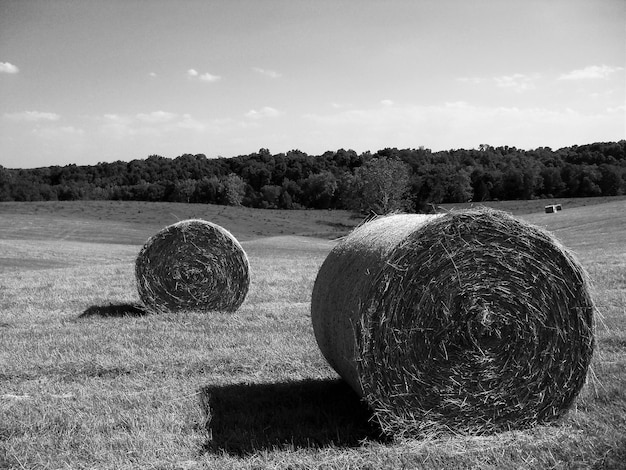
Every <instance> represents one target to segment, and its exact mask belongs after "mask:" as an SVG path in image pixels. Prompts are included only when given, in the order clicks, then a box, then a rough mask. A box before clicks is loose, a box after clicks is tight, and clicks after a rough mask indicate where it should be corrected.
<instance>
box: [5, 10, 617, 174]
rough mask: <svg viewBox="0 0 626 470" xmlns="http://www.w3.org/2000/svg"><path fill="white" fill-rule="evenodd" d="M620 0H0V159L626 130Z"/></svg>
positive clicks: (87, 159)
mask: <svg viewBox="0 0 626 470" xmlns="http://www.w3.org/2000/svg"><path fill="white" fill-rule="evenodd" d="M625 21H626V3H625V2H624V0H419V1H417V0H230V1H226V0H197V1H195V0H178V1H173V0H107V1H97V0H82V1H80V0H28V1H24V0H0V165H3V166H5V167H8V168H30V167H38V166H49V165H66V164H69V163H76V164H79V165H80V164H95V163H97V162H101V161H115V160H123V161H129V160H132V159H135V158H140V159H143V158H146V157H148V156H149V155H151V154H158V155H162V156H165V157H176V156H179V155H181V154H184V153H192V154H196V153H204V154H206V155H207V156H208V157H216V156H223V157H231V156H236V155H242V154H248V153H251V152H255V151H257V150H258V149H259V148H268V149H269V150H270V151H271V152H272V153H278V152H286V151H288V150H291V149H300V150H302V151H304V152H307V153H309V154H313V155H317V154H321V153H323V152H324V151H326V150H337V149H339V148H345V149H354V150H356V151H357V152H362V151H366V150H371V151H373V152H374V151H376V150H379V149H382V148H385V147H398V148H417V147H419V146H425V147H427V148H430V149H433V150H445V149H451V148H476V147H478V146H479V145H480V144H490V145H496V146H497V145H509V146H516V147H518V148H523V149H529V148H536V147H540V146H548V147H552V148H554V149H556V148H560V147H564V146H569V145H574V144H585V143H592V142H596V141H616V140H620V139H624V138H626V129H625V127H626V122H625V121H626V118H625V116H626V111H625V101H626V90H625V89H626V71H625V67H626V63H625V62H626V29H625V27H624V24H625Z"/></svg>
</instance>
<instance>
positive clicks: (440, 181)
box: [0, 140, 626, 213]
mask: <svg viewBox="0 0 626 470" xmlns="http://www.w3.org/2000/svg"><path fill="white" fill-rule="evenodd" d="M394 172H396V173H394ZM385 181H387V182H389V181H391V182H393V184H389V185H387V186H385V185H384V184H383V183H381V182H385ZM397 192H399V194H397ZM625 193H626V140H621V141H619V142H597V143H592V144H589V145H580V146H572V147H565V148H562V149H558V150H552V149H550V148H549V147H539V148H537V149H534V150H528V151H524V150H520V149H517V148H515V147H509V146H503V147H493V146H490V145H487V144H482V145H480V146H479V148H478V149H469V150H466V149H455V150H454V149H453V150H448V151H439V152H432V151H430V150H429V149H425V148H421V147H420V148H418V149H397V148H385V149H382V150H378V151H377V152H375V153H370V152H369V151H368V152H363V153H361V154H357V153H356V152H355V151H354V150H345V149H339V150H337V151H328V152H324V153H323V154H321V155H319V156H314V155H307V154H306V153H304V152H302V151H300V150H297V149H294V150H290V151H288V152H287V153H279V154H276V155H273V154H272V153H271V152H270V151H269V150H268V149H264V148H262V149H259V151H258V152H255V153H252V154H249V155H240V156H237V157H233V158H207V157H206V156H205V155H204V154H197V155H192V154H184V155H181V156H180V157H177V158H174V159H171V158H165V157H162V156H159V155H150V156H149V157H148V158H146V159H144V160H139V159H136V160H132V161H130V162H122V161H116V162H112V163H98V164H97V165H93V166H87V165H84V166H79V165H75V164H72V165H66V166H63V167H61V166H51V167H46V168H34V169H29V170H26V169H7V168H3V167H0V201H39V200H75V199H122V200H144V201H180V202H195V203H212V204H234V205H237V204H242V205H246V206H251V207H279V208H285V209H291V208H305V207H310V208H329V209H332V208H350V207H352V208H356V209H357V210H370V209H371V210H374V211H376V212H379V213H384V212H388V211H389V210H395V209H414V210H426V209H428V208H429V206H430V204H438V203H445V202H465V201H467V200H470V199H471V200H473V201H487V200H493V199H531V198H539V197H583V196H616V195H621V194H625Z"/></svg>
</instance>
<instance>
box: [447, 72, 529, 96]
mask: <svg viewBox="0 0 626 470" xmlns="http://www.w3.org/2000/svg"><path fill="white" fill-rule="evenodd" d="M539 78H540V76H539V75H537V74H534V75H525V74H521V73H514V74H513V75H501V76H499V77H491V78H486V77H459V78H457V81H459V82H462V83H471V84H473V85H480V84H483V83H495V85H496V86H497V87H498V88H508V89H511V90H513V91H516V92H517V93H522V92H524V91H527V90H531V89H533V88H535V83H534V82H535V81H536V80H537V79H539Z"/></svg>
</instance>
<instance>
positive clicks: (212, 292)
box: [135, 219, 250, 313]
mask: <svg viewBox="0 0 626 470" xmlns="http://www.w3.org/2000/svg"><path fill="white" fill-rule="evenodd" d="M249 269H250V267H249V263H248V257H247V256H246V253H245V251H244V250H243V248H242V247H241V245H240V244H239V242H238V241H237V239H236V238H235V237H234V236H233V235H232V234H231V233H230V232H228V230H226V229H224V228H223V227H220V226H219V225H217V224H213V223H211V222H207V221H205V220H200V219H190V220H183V221H181V222H178V223H175V224H173V225H169V226H168V227H165V228H164V229H163V230H161V231H160V232H158V233H157V234H155V235H154V236H153V237H151V238H150V239H149V240H148V241H147V242H146V244H145V245H144V246H143V248H142V249H141V251H140V252H139V255H138V256H137V259H136V262H135V277H136V280H137V290H138V291H139V297H140V298H141V300H142V301H143V303H144V304H145V306H146V308H147V309H148V310H151V311H153V312H155V313H160V312H166V311H182V310H201V311H209V310H226V311H234V310H237V309H238V308H239V306H240V305H241V304H242V303H243V301H244V299H245V297H246V294H247V293H248V288H249V285H250V274H249Z"/></svg>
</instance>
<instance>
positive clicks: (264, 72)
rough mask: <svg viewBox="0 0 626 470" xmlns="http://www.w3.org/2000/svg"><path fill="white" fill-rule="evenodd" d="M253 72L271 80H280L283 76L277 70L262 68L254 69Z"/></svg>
mask: <svg viewBox="0 0 626 470" xmlns="http://www.w3.org/2000/svg"><path fill="white" fill-rule="evenodd" d="M252 70H254V71H255V72H257V73H260V74H261V75H265V76H266V77H269V78H280V77H282V76H283V75H282V74H281V73H280V72H277V71H275V70H269V69H262V68H261V67H252Z"/></svg>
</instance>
